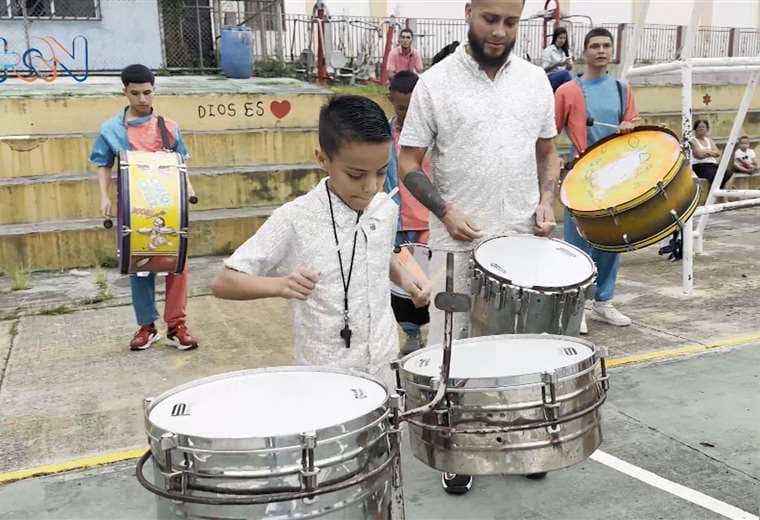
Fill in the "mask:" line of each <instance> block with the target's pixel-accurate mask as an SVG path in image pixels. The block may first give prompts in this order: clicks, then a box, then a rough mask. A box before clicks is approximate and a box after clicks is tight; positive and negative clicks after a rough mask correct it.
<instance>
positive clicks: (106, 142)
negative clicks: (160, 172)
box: [90, 110, 190, 168]
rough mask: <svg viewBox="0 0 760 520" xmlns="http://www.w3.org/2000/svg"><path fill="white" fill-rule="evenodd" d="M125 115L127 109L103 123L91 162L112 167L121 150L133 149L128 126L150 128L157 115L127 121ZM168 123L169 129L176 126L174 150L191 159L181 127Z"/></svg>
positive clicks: (131, 127)
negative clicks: (149, 125) (149, 124)
mask: <svg viewBox="0 0 760 520" xmlns="http://www.w3.org/2000/svg"><path fill="white" fill-rule="evenodd" d="M125 115H126V110H125V111H123V112H121V113H120V114H118V115H116V116H114V117H112V118H111V119H109V120H108V121H106V122H105V123H103V125H101V127H100V132H99V133H98V137H97V138H96V139H95V144H94V145H93V147H92V152H91V153H90V162H91V163H92V164H94V165H95V166H98V167H105V168H111V167H112V166H113V163H114V160H115V158H116V157H117V156H118V155H119V153H120V152H122V151H130V150H132V146H131V144H130V142H129V134H128V127H129V128H130V129H137V130H138V131H140V130H143V129H145V130H148V128H147V127H148V123H151V122H152V120H153V119H154V118H155V117H156V116H155V115H154V114H150V115H148V116H144V117H138V118H136V119H132V120H130V121H126V122H125V120H124V116H125ZM166 125H167V128H168V129H171V128H172V127H174V132H173V133H174V140H175V145H174V151H175V152H177V153H178V154H180V155H181V156H182V158H183V159H184V160H187V159H189V158H190V154H189V153H188V151H187V146H186V145H185V141H184V140H183V139H182V135H181V134H180V131H179V127H178V126H177V125H176V124H174V123H173V122H172V121H169V120H167V121H166ZM145 151H157V150H145Z"/></svg>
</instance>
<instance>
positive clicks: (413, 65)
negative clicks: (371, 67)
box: [386, 29, 424, 81]
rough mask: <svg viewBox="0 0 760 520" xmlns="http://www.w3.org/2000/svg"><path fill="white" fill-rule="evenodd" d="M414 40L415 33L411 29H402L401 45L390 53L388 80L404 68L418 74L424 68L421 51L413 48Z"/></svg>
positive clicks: (387, 69) (387, 68) (387, 67)
mask: <svg viewBox="0 0 760 520" xmlns="http://www.w3.org/2000/svg"><path fill="white" fill-rule="evenodd" d="M413 41H414V33H413V32H412V30H411V29H402V30H401V34H400V35H399V46H398V47H394V48H393V49H391V52H389V53H388V64H387V66H386V71H387V72H388V80H389V81H390V80H391V79H393V76H395V75H396V73H398V72H401V71H402V70H408V71H411V72H415V73H417V74H419V73H421V72H422V71H423V70H424V67H423V65H422V56H420V53H419V52H417V51H415V50H414V49H412V42H413Z"/></svg>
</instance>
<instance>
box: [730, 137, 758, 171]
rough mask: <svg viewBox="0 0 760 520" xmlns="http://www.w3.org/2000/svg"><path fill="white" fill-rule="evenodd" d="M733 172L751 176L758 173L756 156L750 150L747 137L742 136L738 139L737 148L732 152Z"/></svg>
mask: <svg viewBox="0 0 760 520" xmlns="http://www.w3.org/2000/svg"><path fill="white" fill-rule="evenodd" d="M732 167H733V170H734V171H735V172H736V173H746V174H747V175H752V174H755V173H760V167H759V166H758V162H757V156H756V155H755V151H754V150H753V149H752V148H751V143H750V141H749V137H747V136H746V135H743V136H741V137H740V138H739V147H738V148H737V149H736V151H735V152H734V162H733V166H732Z"/></svg>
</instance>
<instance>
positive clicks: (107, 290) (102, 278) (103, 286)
mask: <svg viewBox="0 0 760 520" xmlns="http://www.w3.org/2000/svg"><path fill="white" fill-rule="evenodd" d="M95 285H96V286H97V288H98V296H97V297H98V298H100V301H105V300H110V299H111V298H113V293H112V292H111V285H110V284H109V283H108V273H106V272H105V270H104V269H103V268H102V267H97V268H96V271H95Z"/></svg>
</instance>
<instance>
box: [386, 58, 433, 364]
mask: <svg viewBox="0 0 760 520" xmlns="http://www.w3.org/2000/svg"><path fill="white" fill-rule="evenodd" d="M417 79H418V76H417V74H415V73H414V72H411V71H408V70H402V71H400V72H399V73H398V74H396V75H395V76H394V77H393V79H391V84H390V93H389V96H388V97H389V99H390V102H391V104H392V105H393V111H394V113H395V115H394V117H393V118H391V120H390V121H389V122H390V125H391V135H392V137H393V148H392V149H391V161H390V164H389V165H388V175H387V177H386V181H385V191H386V192H390V191H391V190H393V188H396V187H398V189H399V191H398V198H396V197H394V200H395V201H396V202H397V203H398V205H399V225H398V232H397V233H396V246H397V247H401V246H403V245H404V244H427V243H428V238H429V236H430V227H429V218H430V210H429V209H427V208H426V207H425V206H423V205H422V203H421V202H419V201H418V200H417V199H416V198H415V197H414V195H412V194H411V193H410V192H409V189H408V188H407V187H406V186H405V185H404V184H403V183H400V182H398V171H397V164H398V154H399V152H400V146H399V142H398V141H399V137H400V135H401V130H402V129H403V128H404V119H405V118H406V112H407V110H408V108H409V102H410V101H411V99H412V91H413V90H414V87H415V85H416V84H417ZM422 170H423V172H424V173H425V175H427V176H428V178H430V175H431V169H430V161H429V160H428V158H427V157H425V159H424V160H423V164H422ZM391 306H392V307H393V313H394V315H395V317H396V321H397V322H398V323H399V325H400V326H401V328H402V329H403V331H404V332H405V334H406V340H405V342H404V344H403V345H401V353H402V354H404V355H405V354H409V353H410V352H414V351H415V350H417V349H419V348H421V347H422V346H423V342H422V336H421V334H420V327H422V326H423V325H426V324H427V323H429V322H430V313H429V311H428V306H427V305H425V306H424V307H417V306H415V305H414V304H413V302H412V301H411V300H409V299H405V298H401V297H399V296H397V295H395V294H391Z"/></svg>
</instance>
